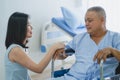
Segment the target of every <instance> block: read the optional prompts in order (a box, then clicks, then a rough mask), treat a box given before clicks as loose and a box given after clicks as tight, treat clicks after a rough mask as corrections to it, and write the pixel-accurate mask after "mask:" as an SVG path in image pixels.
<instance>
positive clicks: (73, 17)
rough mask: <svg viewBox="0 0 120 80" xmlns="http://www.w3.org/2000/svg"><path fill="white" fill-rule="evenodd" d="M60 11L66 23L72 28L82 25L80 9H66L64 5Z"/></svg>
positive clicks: (82, 14)
mask: <svg viewBox="0 0 120 80" xmlns="http://www.w3.org/2000/svg"><path fill="white" fill-rule="evenodd" d="M61 11H62V14H63V18H64V20H65V22H66V24H67V25H68V26H69V27H71V28H72V29H76V28H77V27H80V25H84V12H83V11H82V10H80V9H77V8H76V9H75V8H71V9H67V8H65V7H61Z"/></svg>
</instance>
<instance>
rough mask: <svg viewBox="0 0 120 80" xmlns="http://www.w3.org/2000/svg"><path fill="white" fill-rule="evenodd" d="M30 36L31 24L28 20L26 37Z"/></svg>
mask: <svg viewBox="0 0 120 80" xmlns="http://www.w3.org/2000/svg"><path fill="white" fill-rule="evenodd" d="M31 37H32V25H31V24H30V22H28V24H27V34H26V38H31Z"/></svg>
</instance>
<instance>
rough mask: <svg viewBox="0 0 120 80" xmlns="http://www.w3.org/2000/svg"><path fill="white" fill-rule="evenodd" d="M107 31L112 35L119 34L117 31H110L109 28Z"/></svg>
mask: <svg viewBox="0 0 120 80" xmlns="http://www.w3.org/2000/svg"><path fill="white" fill-rule="evenodd" d="M108 32H109V34H110V35H113V36H120V33H119V32H115V31H110V30H108Z"/></svg>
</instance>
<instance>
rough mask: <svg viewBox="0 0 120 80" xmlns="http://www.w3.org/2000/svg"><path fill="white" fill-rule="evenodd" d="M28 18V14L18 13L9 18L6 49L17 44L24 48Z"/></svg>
mask: <svg viewBox="0 0 120 80" xmlns="http://www.w3.org/2000/svg"><path fill="white" fill-rule="evenodd" d="M28 18H29V15H28V14H25V13H20V12H15V13H13V14H12V15H11V16H10V18H9V20H8V26H7V34H6V40H5V46H6V48H8V47H9V46H10V45H11V44H18V45H21V46H22V47H25V45H24V44H23V42H24V40H25V37H26V33H27V22H28Z"/></svg>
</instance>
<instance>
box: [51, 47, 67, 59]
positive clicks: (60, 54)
mask: <svg viewBox="0 0 120 80" xmlns="http://www.w3.org/2000/svg"><path fill="white" fill-rule="evenodd" d="M66 57H67V55H66V54H65V50H64V48H62V49H58V50H56V52H55V53H54V56H53V58H54V59H59V60H63V59H65V58H66Z"/></svg>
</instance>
